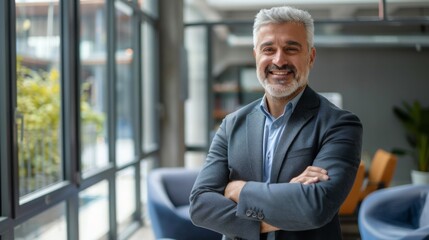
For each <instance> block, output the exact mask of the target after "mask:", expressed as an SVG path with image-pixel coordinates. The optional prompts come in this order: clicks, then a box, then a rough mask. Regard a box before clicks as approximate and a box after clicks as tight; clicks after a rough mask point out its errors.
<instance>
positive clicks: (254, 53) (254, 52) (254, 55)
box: [253, 48, 256, 59]
mask: <svg viewBox="0 0 429 240" xmlns="http://www.w3.org/2000/svg"><path fill="white" fill-rule="evenodd" d="M253 58H255V59H256V51H255V48H253Z"/></svg>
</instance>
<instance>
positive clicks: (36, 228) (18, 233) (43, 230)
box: [15, 203, 67, 240]
mask: <svg viewBox="0 0 429 240" xmlns="http://www.w3.org/2000/svg"><path fill="white" fill-rule="evenodd" d="M65 210H66V204H65V203H61V204H58V205H56V206H54V207H52V208H50V209H48V210H46V211H44V212H42V213H40V214H39V215H37V216H35V217H33V218H31V219H29V220H28V221H26V222H24V223H23V224H21V225H18V226H16V227H15V240H30V239H67V223H66V214H65Z"/></svg>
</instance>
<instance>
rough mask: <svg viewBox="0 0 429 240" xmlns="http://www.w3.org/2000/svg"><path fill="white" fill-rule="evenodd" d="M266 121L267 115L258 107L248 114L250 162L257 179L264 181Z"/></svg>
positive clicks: (247, 130) (247, 129)
mask: <svg viewBox="0 0 429 240" xmlns="http://www.w3.org/2000/svg"><path fill="white" fill-rule="evenodd" d="M258 106H259V105H258ZM264 122H265V116H264V114H263V113H262V112H261V111H258V110H257V108H255V110H254V111H253V112H252V113H250V114H249V115H248V116H247V126H246V133H247V137H246V139H247V149H248V153H249V154H248V156H249V160H250V163H249V164H250V168H251V171H252V174H253V177H254V179H255V181H262V170H263V168H262V164H263V163H262V162H263V153H262V142H263V140H262V139H263V137H264Z"/></svg>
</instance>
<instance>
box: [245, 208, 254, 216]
mask: <svg viewBox="0 0 429 240" xmlns="http://www.w3.org/2000/svg"><path fill="white" fill-rule="evenodd" d="M252 214H253V211H252V210H250V209H249V210H247V211H246V216H248V217H250V216H252Z"/></svg>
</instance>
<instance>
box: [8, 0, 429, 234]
mask: <svg viewBox="0 0 429 240" xmlns="http://www.w3.org/2000/svg"><path fill="white" fill-rule="evenodd" d="M285 4H288V5H292V6H296V7H298V8H301V9H304V10H307V11H309V12H310V14H312V15H313V17H314V20H315V47H316V49H317V56H316V62H315V65H314V67H313V69H312V70H311V73H310V77H309V85H310V86H311V87H312V88H313V89H315V90H316V91H317V92H320V93H321V94H324V95H325V96H326V97H328V98H329V99H330V100H332V101H333V102H334V103H335V104H337V105H338V106H339V107H341V108H344V109H347V110H349V111H351V112H353V113H355V114H356V115H357V116H359V118H360V119H361V121H362V124H363V127H364V128H363V129H364V134H363V146H362V162H364V163H365V167H366V169H367V170H368V168H369V166H370V164H371V161H372V157H373V156H374V154H375V153H376V151H377V150H378V149H384V150H386V151H393V149H395V148H407V147H408V142H407V139H406V137H405V131H404V128H403V126H402V125H401V122H400V121H399V120H398V118H396V117H395V115H394V112H393V108H394V107H396V106H403V104H404V102H405V103H414V102H416V101H417V102H419V103H420V104H421V105H422V106H429V94H428V93H427V91H428V89H429V51H428V47H429V1H426V0H350V1H341V0H331V1H315V0H300V1H298V0H290V1H286V0H283V1H280V0H271V1H251V0H234V1H233V0H229V1H224V0H216V1H213V0H74V1H66V0H15V1H12V0H5V1H0V115H1V116H2V117H1V118H0V143H1V146H0V178H1V183H0V196H1V198H0V204H1V205H0V240H5V239H133V236H134V237H135V236H136V233H138V232H139V231H140V230H141V229H142V228H143V229H147V230H148V231H151V225H150V224H151V223H150V216H149V214H148V210H147V177H148V175H149V174H150V172H151V171H153V169H157V168H186V169H199V168H200V167H201V166H202V164H203V163H204V161H205V156H206V153H207V150H208V147H209V144H210V141H211V138H212V137H213V134H214V132H215V131H216V129H217V127H218V125H219V123H220V121H221V120H222V118H223V117H224V116H225V115H226V114H228V113H230V112H232V111H234V110H236V109H238V108H239V107H240V106H243V105H244V104H246V103H249V102H250V101H253V100H256V99H258V98H260V97H262V95H263V90H262V89H261V87H260V85H259V83H258V80H257V78H256V75H255V63H254V58H253V55H252V47H253V46H252V22H253V18H254V16H255V14H256V13H257V11H258V10H259V9H260V8H269V7H272V6H279V5H285ZM415 168H416V166H415V163H414V162H413V161H412V159H411V157H410V156H407V155H404V156H402V155H401V156H398V160H397V163H396V168H395V170H394V173H393V178H392V180H391V183H390V186H391V187H394V186H400V185H406V184H410V183H411V177H410V171H411V170H412V169H415ZM151 237H153V234H151ZM134 239H136V238H134ZM141 239H149V240H150V239H151V238H141ZM153 239H154V238H153Z"/></svg>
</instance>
